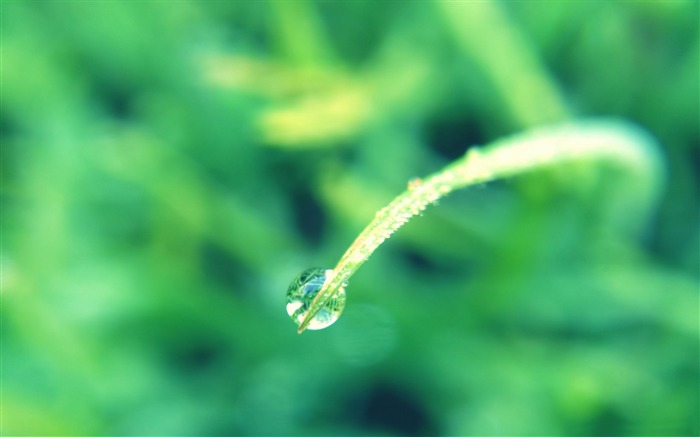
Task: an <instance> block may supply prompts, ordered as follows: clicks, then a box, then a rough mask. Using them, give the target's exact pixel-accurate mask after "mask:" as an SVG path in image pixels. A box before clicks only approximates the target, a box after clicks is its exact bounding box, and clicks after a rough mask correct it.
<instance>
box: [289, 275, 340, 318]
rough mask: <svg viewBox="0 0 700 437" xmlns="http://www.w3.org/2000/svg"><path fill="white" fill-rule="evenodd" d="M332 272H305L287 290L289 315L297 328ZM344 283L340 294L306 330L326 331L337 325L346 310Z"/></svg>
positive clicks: (319, 313) (320, 312) (318, 314)
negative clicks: (334, 324)
mask: <svg viewBox="0 0 700 437" xmlns="http://www.w3.org/2000/svg"><path fill="white" fill-rule="evenodd" d="M331 272H332V270H327V269H323V268H320V267H314V268H311V269H307V270H304V271H303V272H302V273H301V274H300V275H299V276H297V277H296V278H295V279H294V280H293V281H292V283H291V284H290V285H289V289H288V290H287V314H289V316H290V317H291V318H292V320H294V322H295V323H296V324H297V326H299V325H301V322H302V321H303V320H304V317H306V314H307V313H308V311H309V308H310V307H311V302H312V301H313V300H314V298H315V297H316V295H317V294H318V292H319V291H320V290H321V288H322V287H323V284H324V283H325V282H326V278H327V277H328V275H329V274H330V273H331ZM346 285H347V284H346V283H343V286H342V287H340V290H339V291H338V293H337V294H336V295H335V296H334V297H333V298H332V299H330V300H329V301H328V302H327V303H326V304H325V305H324V306H323V308H321V310H320V311H319V312H318V313H316V315H315V316H314V318H313V319H311V323H309V325H308V326H307V328H306V329H312V330H317V329H324V328H327V327H329V326H330V325H332V324H333V323H335V321H336V320H338V317H340V314H341V313H342V312H343V308H345V286H346Z"/></svg>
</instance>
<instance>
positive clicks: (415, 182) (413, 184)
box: [408, 178, 423, 190]
mask: <svg viewBox="0 0 700 437" xmlns="http://www.w3.org/2000/svg"><path fill="white" fill-rule="evenodd" d="M421 185H423V180H422V179H421V178H413V179H411V180H410V181H408V189H409V190H415V189H416V188H418V187H420V186H421Z"/></svg>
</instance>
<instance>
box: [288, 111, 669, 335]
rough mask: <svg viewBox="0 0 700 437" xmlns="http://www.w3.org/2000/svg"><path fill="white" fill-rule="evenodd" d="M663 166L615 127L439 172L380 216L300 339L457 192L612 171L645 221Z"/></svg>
mask: <svg viewBox="0 0 700 437" xmlns="http://www.w3.org/2000/svg"><path fill="white" fill-rule="evenodd" d="M661 161H662V160H661V158H660V156H659V154H658V148H657V146H656V144H655V141H654V140H653V139H652V138H651V137H649V136H648V135H647V134H646V133H644V132H643V131H641V130H639V129H638V128H635V127H634V126H631V125H629V124H626V123H622V122H615V121H594V122H579V123H571V124H567V125H562V126H556V127H549V128H540V129H535V130H532V131H529V132H528V133H525V134H521V135H516V136H512V137H509V138H505V139H502V140H499V141H496V142H494V143H492V144H490V145H488V146H486V147H483V148H472V149H470V150H469V151H468V152H467V153H466V154H465V155H464V157H462V158H460V159H458V160H456V161H454V162H453V163H451V164H450V165H448V166H446V167H445V168H444V169H442V170H441V171H439V172H437V173H434V174H433V175H431V176H429V177H427V178H426V179H424V180H422V181H421V180H413V181H411V182H410V183H409V187H408V190H407V191H405V192H404V193H403V194H401V195H400V196H398V197H397V198H396V199H394V200H393V201H392V202H391V203H390V204H389V205H387V206H386V207H384V208H383V209H382V210H380V211H379V212H378V213H377V214H376V216H375V218H374V220H372V222H371V223H370V224H369V225H368V226H367V228H365V230H364V231H362V233H361V234H360V235H359V236H358V237H357V239H355V241H354V242H353V243H352V245H351V246H350V248H349V249H348V250H347V251H346V252H345V254H344V255H343V256H342V257H341V258H340V261H338V264H337V265H336V266H335V268H334V269H333V271H332V273H331V274H329V275H328V276H327V278H326V282H325V283H324V285H323V288H322V289H321V290H320V291H319V292H318V295H317V296H316V298H315V299H314V301H313V302H312V303H311V306H310V309H309V311H308V313H307V314H306V317H305V318H304V320H303V322H302V323H301V325H299V333H302V332H303V331H304V330H305V329H306V327H307V326H308V324H309V322H310V321H311V320H312V319H313V317H314V315H315V314H316V313H317V312H318V311H319V310H320V309H321V308H322V307H323V306H324V305H325V303H326V302H327V301H328V300H329V299H330V298H332V297H333V296H334V294H335V293H337V292H338V290H339V288H340V287H341V286H343V285H344V284H346V283H347V281H348V279H350V277H351V276H352V275H353V274H354V273H355V272H356V271H357V269H359V268H360V266H361V265H362V264H363V263H364V262H365V261H366V260H367V259H368V258H369V256H370V255H371V254H372V253H373V252H374V251H375V250H376V249H377V248H378V247H379V246H380V245H381V244H382V243H383V242H384V241H385V240H386V239H387V238H389V237H390V236H391V235H392V234H393V233H394V232H395V231H396V230H398V229H399V228H400V227H401V226H402V225H404V224H405V223H406V222H408V220H410V219H411V217H413V216H415V215H417V214H419V213H420V212H421V211H423V210H425V208H426V207H427V206H428V205H430V204H431V203H435V202H436V201H437V200H438V199H440V198H441V197H443V196H445V195H447V194H448V193H450V192H451V191H453V190H456V189H458V188H463V187H468V186H471V185H475V184H479V183H483V182H487V181H492V180H494V179H499V178H505V177H510V176H515V175H518V174H521V173H526V172H531V171H534V170H538V169H542V168H545V167H550V166H553V165H557V164H560V163H567V162H586V163H589V164H590V165H601V164H604V163H609V164H612V165H613V166H615V167H616V168H617V169H618V170H619V172H620V173H622V174H623V175H626V176H627V178H628V182H629V183H628V184H625V187H628V189H627V190H626V192H624V193H622V194H621V197H622V196H623V195H624V197H625V199H624V200H625V202H626V203H628V204H630V205H632V206H633V207H634V208H637V211H636V213H637V214H636V216H637V217H645V216H646V214H647V213H648V212H649V211H650V210H651V208H652V207H653V205H654V203H655V202H656V200H657V198H658V195H659V191H660V188H661V185H662V179H663V168H662V166H661Z"/></svg>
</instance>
